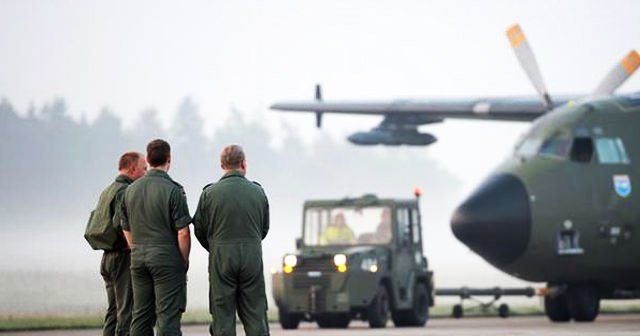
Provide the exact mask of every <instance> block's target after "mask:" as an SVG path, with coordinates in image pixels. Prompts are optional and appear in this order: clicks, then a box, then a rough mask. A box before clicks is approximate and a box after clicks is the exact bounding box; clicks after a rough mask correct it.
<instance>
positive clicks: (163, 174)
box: [147, 168, 171, 180]
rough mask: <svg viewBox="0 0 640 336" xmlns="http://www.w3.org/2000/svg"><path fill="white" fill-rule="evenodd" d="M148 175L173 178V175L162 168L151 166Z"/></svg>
mask: <svg viewBox="0 0 640 336" xmlns="http://www.w3.org/2000/svg"><path fill="white" fill-rule="evenodd" d="M147 175H149V176H158V177H164V178H166V179H167V180H171V177H169V174H167V172H166V171H164V170H160V169H155V168H151V169H149V171H147Z"/></svg>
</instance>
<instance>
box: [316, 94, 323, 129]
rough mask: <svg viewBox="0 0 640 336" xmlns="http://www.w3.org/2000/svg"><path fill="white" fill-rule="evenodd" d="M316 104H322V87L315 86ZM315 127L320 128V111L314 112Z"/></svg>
mask: <svg viewBox="0 0 640 336" xmlns="http://www.w3.org/2000/svg"><path fill="white" fill-rule="evenodd" d="M316 102H318V103H321V102H322V87H321V86H320V84H316ZM316 127H317V128H320V127H322V111H316Z"/></svg>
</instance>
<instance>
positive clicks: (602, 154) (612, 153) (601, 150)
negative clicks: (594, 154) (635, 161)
mask: <svg viewBox="0 0 640 336" xmlns="http://www.w3.org/2000/svg"><path fill="white" fill-rule="evenodd" d="M596 150H597V151H598V162H600V163H602V164H629V162H630V160H629V157H628V156H627V151H626V150H625V149H624V143H623V142H622V139H620V138H604V137H603V138H596Z"/></svg>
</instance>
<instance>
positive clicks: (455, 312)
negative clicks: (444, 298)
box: [451, 304, 464, 319]
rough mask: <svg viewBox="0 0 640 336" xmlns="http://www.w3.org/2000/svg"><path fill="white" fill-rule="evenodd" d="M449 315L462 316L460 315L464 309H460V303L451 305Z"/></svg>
mask: <svg viewBox="0 0 640 336" xmlns="http://www.w3.org/2000/svg"><path fill="white" fill-rule="evenodd" d="M451 316H453V318H457V319H459V318H462V316H464V310H462V305H461V304H457V305H454V306H453V309H452V310H451Z"/></svg>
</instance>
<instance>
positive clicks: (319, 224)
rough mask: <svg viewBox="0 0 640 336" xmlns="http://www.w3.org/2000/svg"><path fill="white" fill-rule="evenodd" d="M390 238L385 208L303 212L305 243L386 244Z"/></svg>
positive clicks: (389, 220)
mask: <svg viewBox="0 0 640 336" xmlns="http://www.w3.org/2000/svg"><path fill="white" fill-rule="evenodd" d="M390 241H391V209H390V208H389V207H386V206H369V207H311V208H307V209H306V211H305V214H304V244H305V245H306V246H328V245H360V244H387V243H389V242H390Z"/></svg>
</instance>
